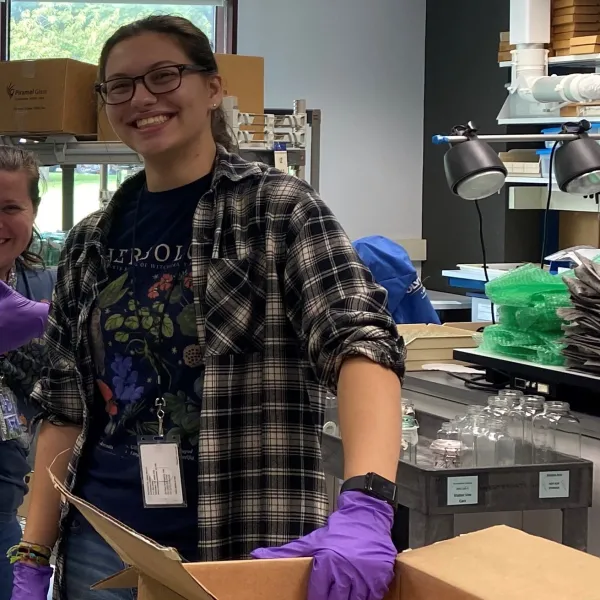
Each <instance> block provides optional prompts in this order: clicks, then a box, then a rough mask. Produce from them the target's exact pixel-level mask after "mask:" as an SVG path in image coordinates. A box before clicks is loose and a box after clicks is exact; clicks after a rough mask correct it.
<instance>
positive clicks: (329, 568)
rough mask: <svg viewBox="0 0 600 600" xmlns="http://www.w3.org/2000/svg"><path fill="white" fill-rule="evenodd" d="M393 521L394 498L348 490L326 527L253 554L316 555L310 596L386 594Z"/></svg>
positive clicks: (324, 599)
mask: <svg viewBox="0 0 600 600" xmlns="http://www.w3.org/2000/svg"><path fill="white" fill-rule="evenodd" d="M393 521H394V510H393V509H392V507H391V506H390V505H389V504H387V503H385V502H383V501H381V500H377V499H376V498H371V497H370V496H367V495H366V494H363V493H362V492H345V493H344V494H342V495H341V496H340V498H339V500H338V509H337V511H336V512H334V513H333V514H332V515H331V516H330V517H329V520H328V522H327V525H326V526H325V527H322V528H321V529H317V530H316V531H313V532H312V533H311V534H309V535H307V536H305V537H303V538H300V539H299V540H296V541H294V542H291V543H290V544H287V545H286V546H282V547H281V548H259V549H258V550H255V551H254V552H253V553H252V557H253V558H299V557H313V558H314V562H313V570H312V574H311V577H310V582H309V586H308V600H382V599H383V597H384V596H385V594H386V592H387V590H388V587H389V585H390V583H391V582H392V579H393V577H394V563H395V560H396V555H397V551H396V548H395V546H394V544H393V543H392V538H391V530H392V524H393ZM13 600H14V599H13Z"/></svg>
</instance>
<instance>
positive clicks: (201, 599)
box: [48, 469, 216, 600]
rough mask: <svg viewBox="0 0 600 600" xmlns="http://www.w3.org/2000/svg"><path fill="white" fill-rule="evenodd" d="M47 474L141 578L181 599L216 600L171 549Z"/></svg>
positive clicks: (50, 473) (51, 474)
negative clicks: (145, 577)
mask: <svg viewBox="0 0 600 600" xmlns="http://www.w3.org/2000/svg"><path fill="white" fill-rule="evenodd" d="M48 473H49V476H50V479H51V481H52V484H53V485H54V487H55V488H56V489H57V490H58V491H59V492H60V493H61V494H62V495H63V497H64V498H65V499H66V500H68V501H69V502H70V503H71V504H73V506H75V507H77V509H78V510H79V512H80V513H81V514H82V515H83V516H84V517H85V518H86V519H87V520H88V521H89V523H90V524H91V525H92V527H93V528H94V529H95V530H96V531H97V532H98V533H99V534H100V535H101V536H102V537H103V538H104V540H105V541H106V542H107V543H108V544H109V545H110V546H111V547H112V548H113V550H115V552H117V554H118V555H119V556H120V557H121V559H122V560H123V562H125V563H127V564H128V565H131V566H133V567H135V568H136V569H137V571H138V572H139V573H140V575H145V574H147V575H150V574H151V577H152V579H154V580H155V581H157V582H158V583H160V584H162V585H163V586H165V587H166V588H168V589H170V590H172V591H174V592H176V593H177V594H179V595H180V596H182V597H183V598H189V599H192V598H193V599H194V600H216V599H215V598H214V596H212V595H211V594H210V593H209V592H208V591H207V590H206V589H205V588H204V587H203V586H202V585H201V584H200V582H198V581H197V580H196V579H194V577H193V576H192V575H190V573H188V572H187V571H186V570H185V569H184V568H183V566H182V564H181V557H180V556H179V554H178V553H177V551H176V550H174V549H173V548H165V547H164V546H161V545H159V544H157V543H156V542H153V541H152V540H149V539H148V538H145V537H144V536H142V535H140V534H139V533H136V532H135V531H134V530H133V529H130V528H129V527H127V526H126V525H123V523H120V522H119V521H117V520H116V519H113V518H112V517H110V516H109V515H107V514H106V513H104V512H102V511H101V510H98V509H97V508H96V507H94V506H93V505H91V504H89V503H87V502H85V501H84V500H81V499H80V498H77V497H76V496H74V495H73V494H71V493H70V492H68V491H67V489H66V488H65V486H64V485H62V484H61V483H60V482H59V481H58V479H57V478H56V477H55V476H54V475H53V473H52V472H51V471H50V469H48Z"/></svg>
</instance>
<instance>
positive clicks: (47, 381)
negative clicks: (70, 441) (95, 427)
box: [31, 252, 83, 425]
mask: <svg viewBox="0 0 600 600" xmlns="http://www.w3.org/2000/svg"><path fill="white" fill-rule="evenodd" d="M64 254H65V253H64V252H63V256H64ZM65 262H66V260H61V263H62V264H61V266H60V267H59V270H58V281H57V284H56V287H55V289H54V295H53V298H52V306H51V308H50V314H49V316H48V325H47V328H46V333H45V336H44V341H45V344H46V348H47V357H46V361H47V362H46V367H45V368H44V369H43V370H42V374H41V377H40V379H39V380H38V382H37V384H36V385H35V388H34V390H33V393H32V395H31V399H32V401H33V402H34V403H35V404H36V405H37V408H38V409H39V411H40V413H39V414H38V416H37V417H36V421H40V420H44V421H48V422H50V423H52V424H53V425H81V424H82V423H83V399H82V396H81V393H80V387H79V384H78V375H77V369H76V364H75V355H74V344H73V343H72V342H73V340H74V338H75V333H74V329H75V327H74V326H73V324H72V320H71V319H69V317H68V316H67V314H66V312H65V310H64V307H65V306H68V303H69V286H70V280H69V273H68V270H67V269H66V268H65V265H64V263H65Z"/></svg>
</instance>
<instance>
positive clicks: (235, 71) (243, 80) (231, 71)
mask: <svg viewBox="0 0 600 600" xmlns="http://www.w3.org/2000/svg"><path fill="white" fill-rule="evenodd" d="M216 59H217V65H218V66H219V74H220V75H221V78H222V79H223V93H224V95H225V96H236V97H237V99H238V107H239V109H240V111H241V112H247V113H255V114H259V115H262V114H263V113H264V112H265V59H264V58H261V57H258V56H241V55H239V54H217V55H216ZM262 130H263V123H262V122H260V126H259V127H258V128H257V131H262ZM98 140H99V141H102V142H112V141H118V140H119V138H118V136H117V134H116V133H115V132H114V130H113V128H112V127H111V125H110V123H109V122H108V119H107V117H106V114H105V112H104V110H103V109H102V108H101V109H100V111H99V114H98Z"/></svg>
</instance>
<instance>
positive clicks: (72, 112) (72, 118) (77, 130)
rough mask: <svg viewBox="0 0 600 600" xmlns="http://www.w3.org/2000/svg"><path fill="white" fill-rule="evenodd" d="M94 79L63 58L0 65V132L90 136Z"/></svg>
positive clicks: (89, 68)
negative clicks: (0, 89) (2, 90)
mask: <svg viewBox="0 0 600 600" xmlns="http://www.w3.org/2000/svg"><path fill="white" fill-rule="evenodd" d="M95 79H96V67H95V66H94V65H91V64H88V63H83V62H79V61H76V60H71V59H68V58H52V59H43V60H16V61H5V62H0V81H2V87H3V88H4V93H2V94H0V133H18V134H27V133H29V134H51V133H68V134H73V135H94V134H95V133H96V99H95V96H94V81H95Z"/></svg>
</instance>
